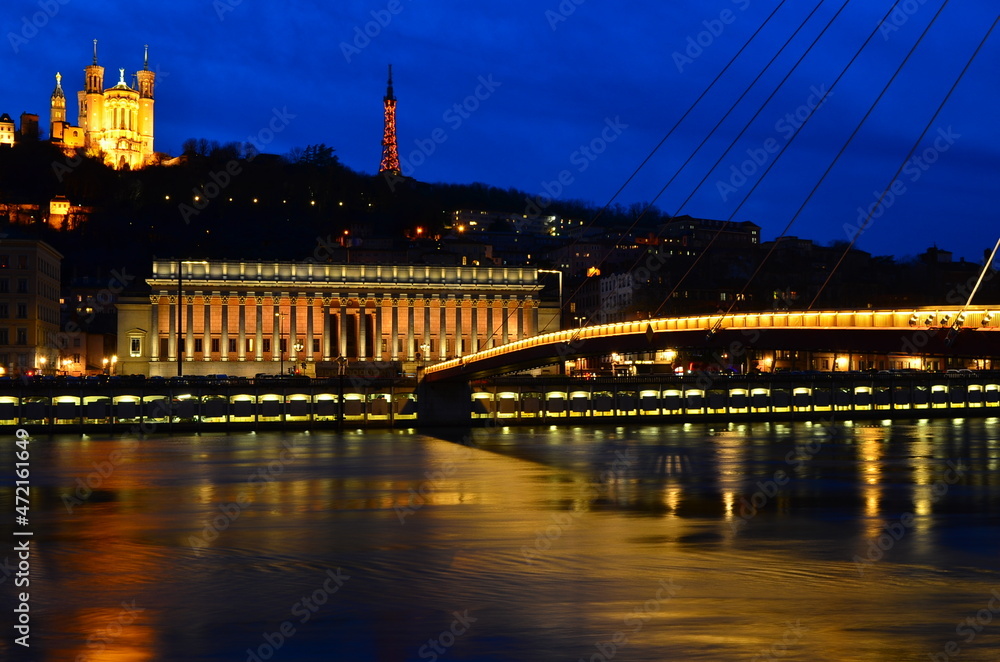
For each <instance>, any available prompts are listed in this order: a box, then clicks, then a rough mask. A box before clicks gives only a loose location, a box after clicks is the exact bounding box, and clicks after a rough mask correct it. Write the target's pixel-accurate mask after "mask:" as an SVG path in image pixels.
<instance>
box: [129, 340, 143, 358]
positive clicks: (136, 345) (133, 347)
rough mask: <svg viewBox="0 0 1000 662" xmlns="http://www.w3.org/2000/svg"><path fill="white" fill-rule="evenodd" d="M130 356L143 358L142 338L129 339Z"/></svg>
mask: <svg viewBox="0 0 1000 662" xmlns="http://www.w3.org/2000/svg"><path fill="white" fill-rule="evenodd" d="M128 353H129V356H142V338H129V339H128Z"/></svg>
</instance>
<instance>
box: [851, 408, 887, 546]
mask: <svg viewBox="0 0 1000 662" xmlns="http://www.w3.org/2000/svg"><path fill="white" fill-rule="evenodd" d="M854 431H855V434H856V435H857V444H858V461H859V470H860V472H861V498H862V499H863V501H864V504H865V518H866V529H867V533H868V536H869V537H877V536H878V535H879V534H880V533H881V528H882V521H881V520H880V519H879V505H880V501H881V497H882V485H881V479H882V464H881V460H882V442H883V440H884V439H885V438H886V436H888V430H887V429H885V428H882V427H881V426H879V427H878V428H855V429H854Z"/></svg>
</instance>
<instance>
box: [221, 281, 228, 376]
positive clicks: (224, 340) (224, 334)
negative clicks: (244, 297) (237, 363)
mask: <svg viewBox="0 0 1000 662" xmlns="http://www.w3.org/2000/svg"><path fill="white" fill-rule="evenodd" d="M221 299H222V329H221V330H220V332H219V355H220V358H221V359H222V360H223V361H228V360H229V295H228V294H224V295H222V297H221Z"/></svg>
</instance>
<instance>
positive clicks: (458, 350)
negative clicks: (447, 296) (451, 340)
mask: <svg viewBox="0 0 1000 662" xmlns="http://www.w3.org/2000/svg"><path fill="white" fill-rule="evenodd" d="M466 296H467V295H466ZM465 299H466V297H465V296H463V297H462V298H461V299H455V356H456V357H460V356H462V354H463V351H462V350H463V349H465V348H464V347H463V345H464V344H465V330H464V329H463V328H462V307H463V306H464V305H465Z"/></svg>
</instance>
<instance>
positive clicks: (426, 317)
mask: <svg viewBox="0 0 1000 662" xmlns="http://www.w3.org/2000/svg"><path fill="white" fill-rule="evenodd" d="M178 269H182V270H183V272H179V271H178ZM147 282H148V283H149V285H150V287H151V289H152V292H151V294H150V296H149V297H148V298H145V299H143V300H142V302H139V301H138V300H137V301H133V302H129V301H123V302H122V305H121V306H120V314H119V325H120V326H122V325H123V328H127V329H143V330H147V331H146V336H145V338H144V339H143V341H142V343H141V348H140V352H139V355H138V356H136V355H134V354H135V352H134V351H133V352H131V354H132V355H130V352H128V351H119V367H118V369H119V372H122V374H133V373H141V374H146V375H149V376H154V375H161V376H172V375H176V374H177V372H178V371H177V360H178V357H180V360H182V361H183V363H184V366H183V368H182V372H184V373H185V374H220V373H221V374H230V375H241V376H253V375H254V374H257V373H268V374H273V373H277V372H278V371H279V365H281V366H283V368H284V369H285V371H286V372H287V371H289V370H290V369H293V370H295V371H298V372H304V373H305V374H315V370H316V366H317V364H320V363H324V362H327V363H328V362H333V361H336V360H338V359H341V358H345V359H347V360H348V361H351V362H354V361H398V362H400V363H401V364H405V363H411V364H412V365H417V362H419V363H420V364H430V363H435V362H437V361H443V360H446V359H452V358H457V357H460V356H465V355H468V354H471V353H473V352H476V351H478V350H481V349H487V348H489V347H494V346H498V345H500V344H502V343H504V342H509V341H515V340H521V339H523V338H527V337H530V336H531V335H534V334H535V333H537V330H538V329H539V328H544V326H545V324H546V323H548V322H549V320H553V319H557V318H558V309H557V303H556V302H546V303H545V305H541V302H540V300H539V291H540V290H541V283H539V281H538V272H537V271H536V270H535V269H533V268H528V267H510V268H496V267H442V266H428V265H419V266H418V265H388V266H383V265H354V264H314V263H274V262H194V261H181V262H180V263H179V262H178V261H169V260H163V261H155V262H154V263H153V275H152V277H151V278H149V279H148V281H147ZM178 286H180V288H181V290H180V291H179V290H178ZM178 297H180V299H178ZM178 301H180V305H178ZM552 326H553V328H554V327H555V325H554V324H553V325H552ZM132 335H135V334H134V333H133V334H132ZM132 349H134V347H132ZM123 355H124V357H127V359H125V358H123Z"/></svg>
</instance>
